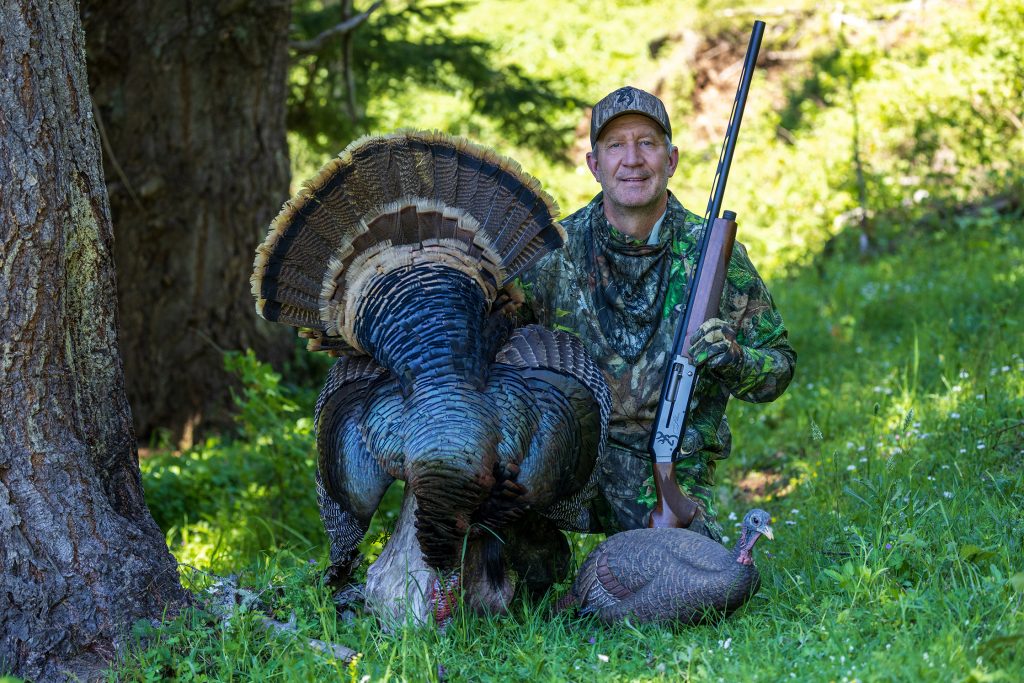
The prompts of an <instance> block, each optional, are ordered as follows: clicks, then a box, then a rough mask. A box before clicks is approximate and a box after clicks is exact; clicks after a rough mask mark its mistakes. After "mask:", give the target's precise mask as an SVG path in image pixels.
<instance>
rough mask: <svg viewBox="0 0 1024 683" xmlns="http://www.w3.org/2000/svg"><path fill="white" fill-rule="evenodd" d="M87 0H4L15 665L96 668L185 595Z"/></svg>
mask: <svg viewBox="0 0 1024 683" xmlns="http://www.w3.org/2000/svg"><path fill="white" fill-rule="evenodd" d="M84 43H85V40H84V36H83V34H82V28H81V24H80V21H79V17H78V13H77V11H76V6H75V5H74V3H68V2H61V1H60V0H4V2H3V3H0V83H2V85H0V112H3V114H2V116H0V160H2V164H0V211H2V221H0V423H2V424H3V433H2V439H0V674H3V673H7V672H13V673H14V674H16V675H19V676H23V677H26V678H28V679H31V680H35V681H47V680H64V678H65V676H67V675H68V674H70V675H74V676H78V677H80V678H81V679H83V680H88V679H92V678H95V677H96V676H97V673H98V671H99V668H100V667H103V666H105V664H106V662H107V661H108V660H109V659H110V658H111V657H112V656H113V655H114V653H115V652H116V650H117V648H118V646H119V644H120V643H121V642H122V639H123V636H124V633H125V630H126V628H127V627H128V626H129V625H130V624H131V623H132V622H133V621H134V620H136V619H140V618H149V617H155V618H159V617H160V616H161V615H162V614H163V612H164V609H165V607H166V606H171V607H172V609H173V607H174V606H175V605H177V604H181V602H182V601H183V600H184V593H183V591H182V589H181V586H180V584H179V582H178V573H177V567H176V564H175V562H174V559H173V558H172V557H171V555H170V553H169V552H168V551H167V547H166V545H165V543H164V540H163V535H162V534H161V532H160V530H159V529H158V528H157V526H156V524H155V523H154V522H153V519H152V517H151V516H150V514H149V510H148V509H147V508H146V504H145V501H144V500H143V493H142V485H141V480H140V475H139V467H138V456H137V453H136V447H135V438H134V435H133V433H132V426H131V412H130V410H129V407H128V402H127V400H126V398H125V392H124V373H123V368H122V365H121V360H120V357H119V355H118V347H117V310H116V306H117V304H116V298H115V286H116V285H115V280H114V266H113V262H112V258H111V240H112V229H111V223H110V213H109V207H108V205H107V198H106V190H105V188H104V184H103V173H102V168H101V162H100V143H99V138H98V136H97V133H96V128H95V126H94V124H93V119H92V113H91V106H90V101H89V92H88V88H87V78H86V70H85V61H84V60H85V52H84Z"/></svg>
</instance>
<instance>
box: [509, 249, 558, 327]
mask: <svg viewBox="0 0 1024 683" xmlns="http://www.w3.org/2000/svg"><path fill="white" fill-rule="evenodd" d="M555 266H557V260H556V258H555V254H547V255H545V256H544V257H542V258H541V259H540V260H539V261H538V262H537V263H535V264H534V265H533V266H532V267H531V268H529V269H528V270H525V271H523V272H522V273H521V274H520V275H519V277H517V278H516V279H515V285H516V286H517V287H519V289H520V290H521V291H522V293H523V298H524V301H523V305H522V306H520V307H519V309H518V310H517V311H516V327H523V326H525V325H530V324H533V323H536V324H538V325H544V326H545V327H550V325H551V316H550V315H549V314H548V307H547V302H548V301H549V300H550V299H551V296H550V294H551V293H550V291H549V290H551V289H552V288H553V287H555V286H556V281H555V279H554V268H555Z"/></svg>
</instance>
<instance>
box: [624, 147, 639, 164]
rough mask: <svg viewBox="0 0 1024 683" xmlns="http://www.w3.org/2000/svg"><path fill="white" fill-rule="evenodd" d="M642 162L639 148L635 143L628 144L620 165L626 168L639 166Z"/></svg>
mask: <svg viewBox="0 0 1024 683" xmlns="http://www.w3.org/2000/svg"><path fill="white" fill-rule="evenodd" d="M642 162H643V157H641V156H640V146H639V145H637V144H636V143H629V144H627V145H626V153H625V154H624V155H623V157H622V163H624V164H626V165H627V166H639V165H640V164H641V163H642Z"/></svg>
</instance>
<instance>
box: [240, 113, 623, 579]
mask: <svg viewBox="0 0 1024 683" xmlns="http://www.w3.org/2000/svg"><path fill="white" fill-rule="evenodd" d="M556 213H557V209H556V207H555V205H554V202H553V201H552V200H551V198H550V197H548V196H547V195H546V194H545V193H544V192H543V191H542V190H541V189H540V185H539V183H538V182H537V181H536V180H535V179H533V178H532V177H530V176H529V175H527V174H526V173H524V172H523V171H522V170H521V169H520V168H519V166H518V165H517V164H516V163H515V162H513V161H511V160H509V159H505V158H502V157H499V156H498V155H497V154H495V153H494V152H492V151H490V150H487V149H484V148H482V147H479V146H477V145H475V144H473V143H470V142H468V141H466V140H462V139H458V138H453V137H449V136H446V135H443V134H440V133H421V132H400V133H395V134H391V135H383V136H375V137H368V138H362V139H360V140H357V141H356V142H354V143H353V144H352V145H350V146H349V147H348V148H347V149H346V150H345V151H344V152H342V154H341V155H340V156H339V157H338V158H337V159H334V160H332V161H331V162H330V163H328V164H327V165H326V166H324V168H323V169H321V171H320V173H319V174H318V175H317V176H316V177H315V178H313V179H312V180H311V181H310V182H309V183H308V184H307V185H306V187H305V188H304V189H302V190H301V191H300V192H299V193H298V194H296V196H295V197H293V198H292V199H291V200H290V201H289V202H288V203H286V204H285V206H284V208H283V209H282V211H281V213H280V214H279V215H278V217H277V218H276V219H275V220H274V222H273V224H272V225H271V229H270V232H269V234H268V236H267V238H266V240H265V241H264V242H263V244H262V245H260V247H259V249H258V250H257V255H256V261H255V264H254V273H253V276H252V291H253V295H254V296H255V297H256V309H257V311H258V312H259V314H260V315H261V316H263V317H264V318H266V319H267V320H270V321H274V322H280V323H285V324H288V325H292V326H295V327H298V328H300V329H301V332H300V333H301V334H302V335H303V336H305V337H307V338H308V339H309V344H308V348H309V349H310V350H322V351H328V352H330V353H332V354H333V355H336V356H337V357H338V361H337V363H336V364H335V365H334V366H333V368H332V369H331V371H330V374H329V376H328V378H327V382H326V385H325V386H324V389H323V391H322V392H321V394H320V398H319V400H318V402H317V406H316V433H317V448H318V451H319V460H318V467H317V473H316V484H317V494H318V503H319V506H320V514H321V517H322V519H323V522H324V526H325V528H326V531H327V535H328V538H329V539H330V544H331V552H330V560H331V568H330V570H329V576H330V577H332V579H333V582H334V583H336V584H343V583H344V582H346V581H348V579H349V577H350V575H351V571H352V569H353V568H354V567H355V566H356V564H357V563H358V560H359V554H358V549H357V546H358V544H359V542H360V541H361V539H362V537H363V535H364V534H365V533H366V531H367V528H368V526H369V523H370V519H371V517H372V515H373V513H374V511H375V510H376V509H377V506H378V505H379V504H380V501H381V498H382V497H383V495H384V493H385V491H386V490H387V489H388V487H389V486H390V485H391V484H392V482H393V481H394V480H396V479H401V480H403V481H405V482H406V490H407V493H408V492H411V493H412V494H414V495H415V497H416V502H417V507H416V513H415V528H416V540H417V542H418V545H419V549H420V551H421V552H422V555H423V558H424V560H425V561H426V563H427V565H429V567H430V568H432V569H433V570H435V571H437V572H441V573H444V572H451V571H454V570H456V569H457V568H458V567H459V562H460V555H461V552H462V549H463V543H464V539H465V538H466V536H467V535H469V537H470V539H472V538H474V536H480V535H481V534H483V535H485V536H488V537H491V536H493V534H492V532H493V533H496V534H498V535H503V534H505V532H507V533H508V534H510V535H511V536H513V537H514V538H515V539H516V540H515V543H513V544H511V547H517V546H518V547H522V546H523V544H525V545H528V544H529V539H530V537H531V536H530V534H531V529H533V530H538V528H539V527H544V529H543V530H541V531H542V532H543V533H541V534H540V536H539V537H543V538H546V539H549V538H550V537H551V533H550V532H551V531H553V530H554V528H557V529H564V530H573V531H589V530H591V528H592V524H591V513H590V510H589V503H590V501H591V499H592V498H593V496H594V494H595V490H596V481H595V477H596V470H595V467H594V465H595V462H596V461H597V459H598V458H599V457H601V454H602V453H603V449H604V443H605V430H606V426H607V422H608V415H609V411H610V399H609V395H608V389H607V386H606V384H605V381H604V379H603V376H602V375H601V373H600V371H599V370H598V369H597V367H596V366H595V365H594V363H593V362H592V361H591V360H590V358H589V357H588V356H587V354H586V352H585V351H584V350H583V348H582V346H581V344H580V343H579V342H578V340H577V339H576V338H575V337H573V336H571V335H568V334H565V333H562V332H557V331H550V330H547V329H544V328H542V327H538V326H527V327H523V328H519V329H515V328H514V322H513V320H514V318H513V313H514V310H515V308H516V307H517V306H518V304H519V303H521V301H522V297H521V296H520V295H519V294H518V293H517V291H516V290H515V289H514V288H513V287H512V286H511V283H512V280H513V279H514V278H515V277H517V275H518V274H520V273H521V272H522V271H523V270H525V269H526V268H528V267H529V266H530V265H532V264H533V263H534V262H536V260H537V259H538V258H540V257H541V256H543V255H544V254H546V253H547V252H549V251H550V250H552V249H557V248H559V247H560V246H561V245H562V243H563V240H564V237H565V233H564V231H563V229H562V227H561V225H560V224H559V223H558V222H556V220H555V215H556ZM527 527H528V528H527ZM503 538H504V536H503ZM549 545H550V544H549ZM499 547H503V546H499ZM564 550H565V552H566V553H567V552H568V546H567V545H565V548H564ZM527 554H528V553H527ZM492 564H494V563H492ZM506 564H511V565H512V566H517V565H516V558H515V557H511V558H500V561H498V563H497V564H496V565H494V566H496V567H498V568H497V569H496V570H495V571H498V572H500V571H501V567H504V566H505V565H506ZM554 578H555V580H557V579H558V578H561V577H554ZM491 579H492V580H495V581H498V580H501V577H500V576H492V577H491Z"/></svg>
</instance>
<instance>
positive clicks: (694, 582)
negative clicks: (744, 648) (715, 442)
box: [559, 509, 773, 624]
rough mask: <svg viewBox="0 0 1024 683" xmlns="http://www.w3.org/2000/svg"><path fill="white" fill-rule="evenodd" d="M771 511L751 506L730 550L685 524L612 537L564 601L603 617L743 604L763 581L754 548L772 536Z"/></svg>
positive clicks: (650, 616)
mask: <svg viewBox="0 0 1024 683" xmlns="http://www.w3.org/2000/svg"><path fill="white" fill-rule="evenodd" d="M770 520H771V517H770V516H769V515H768V513H767V512H765V511H764V510H757V509H754V510H751V511H750V512H748V513H747V514H746V516H745V517H744V518H743V524H742V529H741V532H740V538H739V540H738V541H737V542H736V547H735V548H734V549H733V550H732V551H730V550H728V549H727V548H725V546H722V545H720V544H718V543H716V542H715V541H713V540H711V539H709V538H707V537H706V536H703V535H701V534H698V533H695V532H693V531H689V530H688V529H668V528H661V529H635V530H633V531H624V532H622V533H618V534H615V535H614V536H611V537H610V538H608V539H607V540H606V541H604V542H603V543H602V544H601V545H599V546H597V548H595V549H594V550H593V552H591V553H590V555H589V556H587V559H586V561H585V562H584V563H583V566H582V567H581V568H580V573H579V576H577V577H576V581H575V582H574V583H573V586H572V590H571V591H570V593H569V594H568V595H567V596H566V597H565V598H564V599H563V601H562V602H561V603H560V605H559V607H560V608H562V609H564V608H566V607H570V606H572V605H576V606H577V607H578V608H579V611H580V612H581V613H583V614H596V615H597V616H598V617H599V618H600V619H601V620H602V621H604V622H608V623H611V622H614V621H619V620H621V619H624V618H626V617H630V618H632V619H635V620H637V621H641V622H651V621H665V622H668V621H675V622H679V623H683V624H696V623H699V622H702V621H704V620H710V619H715V618H718V617H721V616H725V615H727V614H730V613H731V612H733V611H735V610H737V609H739V607H740V606H741V605H743V604H744V603H745V602H746V601H747V600H749V599H750V598H751V597H752V596H753V595H754V594H755V593H757V590H758V588H760V586H761V580H760V577H759V575H758V572H757V567H755V566H754V560H753V556H752V551H753V549H754V543H756V542H757V539H758V538H760V537H761V536H766V537H767V538H768V539H772V538H773V535H772V528H771V527H770V526H769V525H768V523H769V521H770Z"/></svg>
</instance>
